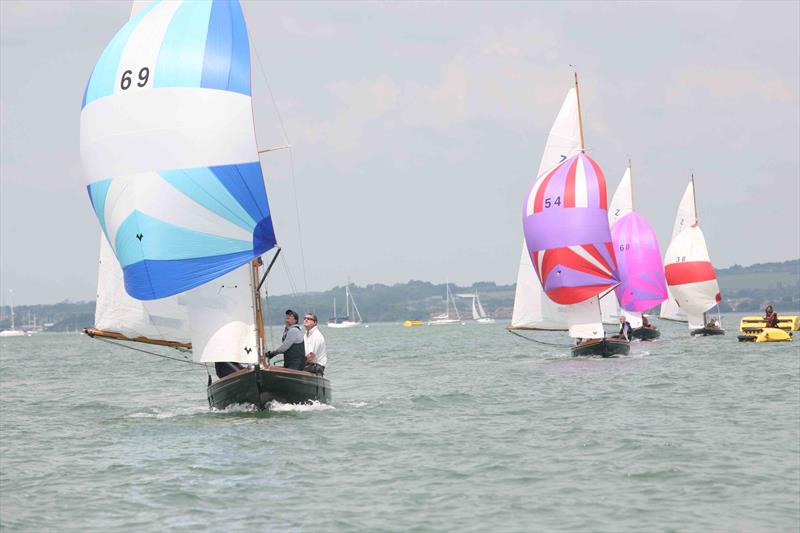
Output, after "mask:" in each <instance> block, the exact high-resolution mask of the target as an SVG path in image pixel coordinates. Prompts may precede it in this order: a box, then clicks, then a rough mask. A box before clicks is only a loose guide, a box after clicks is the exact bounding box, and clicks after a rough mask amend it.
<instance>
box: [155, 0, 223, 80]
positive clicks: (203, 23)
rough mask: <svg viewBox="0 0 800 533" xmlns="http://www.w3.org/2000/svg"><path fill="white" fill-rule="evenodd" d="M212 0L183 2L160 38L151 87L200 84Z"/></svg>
mask: <svg viewBox="0 0 800 533" xmlns="http://www.w3.org/2000/svg"><path fill="white" fill-rule="evenodd" d="M211 5H212V3H211V0H193V1H192V2H184V3H182V4H181V6H180V7H179V8H178V9H177V10H176V11H175V14H174V15H173V17H172V20H171V21H170V23H169V26H168V27H167V31H166V33H165V34H164V39H163V40H162V41H161V50H160V51H159V54H158V63H157V64H156V69H155V81H154V87H156V88H158V87H200V80H201V79H202V76H203V62H204V52H205V49H206V36H207V35H208V19H209V16H210V15H211Z"/></svg>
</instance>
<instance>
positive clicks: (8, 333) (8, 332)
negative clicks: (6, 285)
mask: <svg viewBox="0 0 800 533" xmlns="http://www.w3.org/2000/svg"><path fill="white" fill-rule="evenodd" d="M8 303H9V306H10V307H11V329H4V330H3V331H0V337H24V336H25V332H24V331H23V330H21V329H17V324H16V315H15V313H14V291H13V290H12V289H9V290H8Z"/></svg>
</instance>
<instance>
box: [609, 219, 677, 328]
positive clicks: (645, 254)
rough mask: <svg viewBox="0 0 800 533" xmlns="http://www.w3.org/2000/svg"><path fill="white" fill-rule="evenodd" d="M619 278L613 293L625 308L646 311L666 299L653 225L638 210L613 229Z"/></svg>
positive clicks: (659, 253) (612, 235) (664, 283)
mask: <svg viewBox="0 0 800 533" xmlns="http://www.w3.org/2000/svg"><path fill="white" fill-rule="evenodd" d="M611 239H612V241H613V243H614V254H615V255H616V257H617V266H618V268H619V275H620V280H621V281H622V283H620V284H619V285H617V287H616V288H615V289H614V292H615V293H616V295H617V299H618V300H619V304H620V306H622V308H623V309H625V310H626V311H633V312H639V313H641V312H642V311H646V310H648V309H651V308H652V307H655V306H656V305H658V304H660V303H661V302H663V301H664V300H666V299H667V282H666V280H665V279H664V267H663V266H662V265H661V251H660V250H659V249H658V239H657V238H656V234H655V232H654V231H653V228H652V227H651V226H650V224H648V223H647V221H646V220H645V219H644V217H642V216H640V215H639V214H638V213H636V212H635V211H633V212H631V213H628V214H627V215H625V216H624V217H622V218H621V219H619V220H618V221H617V223H616V224H614V227H612V228H611Z"/></svg>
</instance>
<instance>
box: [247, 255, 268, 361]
mask: <svg viewBox="0 0 800 533" xmlns="http://www.w3.org/2000/svg"><path fill="white" fill-rule="evenodd" d="M262 264H263V263H262V261H261V258H260V257H256V258H255V259H253V261H252V262H251V263H250V284H251V286H252V288H253V293H252V296H253V315H254V316H255V325H256V350H258V356H257V360H258V362H259V363H260V362H261V358H262V357H263V355H264V344H265V343H264V315H263V314H262V312H261V290H260V287H261V285H260V283H259V275H258V269H259V267H260V266H261V265H262Z"/></svg>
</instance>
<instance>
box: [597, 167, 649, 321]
mask: <svg viewBox="0 0 800 533" xmlns="http://www.w3.org/2000/svg"><path fill="white" fill-rule="evenodd" d="M631 211H633V188H632V187H631V169H630V167H628V168H626V169H625V173H624V174H623V175H622V179H621V180H620V182H619V185H617V189H616V191H614V196H612V197H611V203H610V204H609V205H608V226H609V227H613V226H614V223H616V222H617V221H618V220H619V219H621V218H622V217H624V216H625V215H627V214H628V213H630V212H631ZM600 310H601V312H602V315H603V323H604V324H618V323H619V322H618V321H619V316H620V314H624V315H625V318H626V320H627V321H628V322H630V324H631V327H634V328H638V327H640V326H641V325H642V317H641V316H640V315H637V314H636V313H628V312H626V311H625V310H624V309H622V308H621V307H620V305H619V301H618V300H617V295H616V294H615V293H614V292H613V291H612V292H610V293H608V294H607V295H605V296H604V297H603V298H601V299H600Z"/></svg>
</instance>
